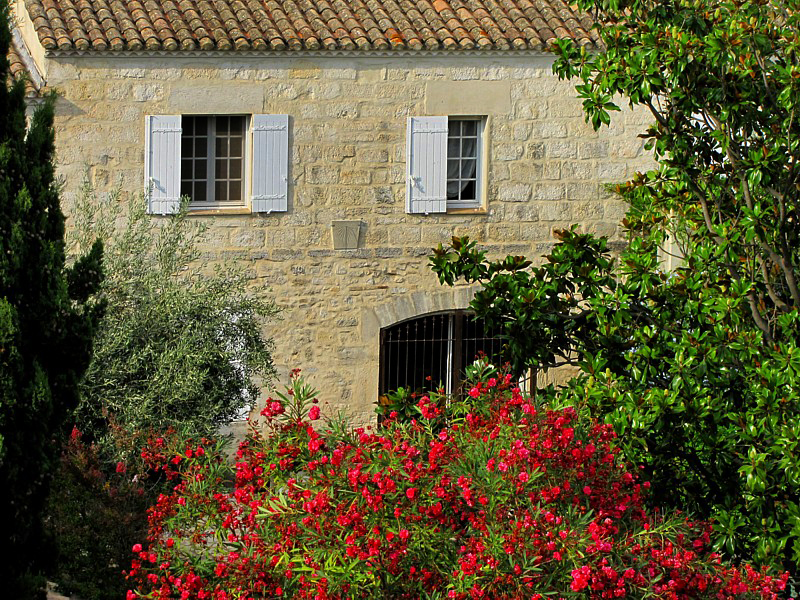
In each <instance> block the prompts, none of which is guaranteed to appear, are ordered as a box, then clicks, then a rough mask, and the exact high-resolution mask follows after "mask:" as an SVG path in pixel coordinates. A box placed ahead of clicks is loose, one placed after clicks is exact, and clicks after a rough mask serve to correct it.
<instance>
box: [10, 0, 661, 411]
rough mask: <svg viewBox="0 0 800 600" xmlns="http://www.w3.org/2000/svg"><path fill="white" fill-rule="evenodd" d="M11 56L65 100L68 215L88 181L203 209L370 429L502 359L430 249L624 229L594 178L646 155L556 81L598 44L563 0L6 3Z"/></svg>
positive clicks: (331, 388) (535, 248)
mask: <svg viewBox="0 0 800 600" xmlns="http://www.w3.org/2000/svg"><path fill="white" fill-rule="evenodd" d="M14 11H15V16H16V27H15V31H14V48H13V51H12V57H11V58H12V65H13V66H14V69H15V71H22V70H25V71H27V72H28V73H29V74H30V88H31V93H35V91H36V90H41V89H44V88H47V89H55V90H57V91H58V93H59V99H58V102H57V109H56V114H57V116H56V131H57V146H58V168H59V171H60V174H61V175H62V176H63V177H64V178H65V182H66V188H65V193H64V196H63V197H64V199H65V211H66V212H67V214H68V216H69V214H70V210H71V208H70V206H71V205H70V199H71V198H74V197H75V195H76V192H77V188H78V186H79V184H80V182H81V179H82V176H83V172H84V169H85V168H86V167H87V166H88V168H89V172H90V175H91V178H92V181H93V183H94V185H95V186H96V188H97V189H98V190H100V191H101V192H102V191H107V190H109V189H111V188H113V187H114V186H115V185H116V184H117V183H118V182H119V181H121V183H122V189H123V190H124V198H125V199H126V201H137V200H138V199H140V198H141V192H142V190H143V189H144V188H145V187H149V188H150V189H151V191H152V193H151V195H150V198H149V209H150V212H151V213H152V214H153V218H154V219H158V218H163V217H161V215H164V214H168V213H170V212H171V211H173V210H174V209H175V207H176V206H177V204H178V201H179V198H180V197H181V196H182V195H189V196H190V197H191V204H190V211H191V214H192V216H193V218H197V219H213V224H212V229H211V236H210V239H209V245H208V247H207V248H206V249H205V250H206V251H207V252H208V255H209V256H211V257H227V258H234V259H237V260H241V261H246V262H247V263H248V264H249V266H250V269H251V271H252V273H253V276H254V277H255V278H256V279H258V280H259V281H262V282H267V283H269V285H270V286H271V288H272V290H273V295H274V299H275V300H276V302H277V303H278V304H279V305H281V306H282V307H283V308H284V311H283V321H281V322H279V323H277V324H271V325H270V331H269V333H270V335H271V336H273V337H274V339H275V341H276V346H277V347H276V353H275V359H276V362H277V364H278V366H279V368H280V369H281V370H282V371H284V372H286V371H288V369H290V368H293V367H301V368H302V369H303V370H304V371H305V373H306V374H307V375H308V376H309V378H310V380H311V382H312V383H313V384H315V385H316V386H317V387H319V388H320V389H321V390H322V391H323V396H324V397H325V398H327V399H328V400H329V401H330V402H331V403H333V404H340V405H346V406H347V408H348V410H349V412H350V413H351V414H352V415H353V417H354V418H355V419H356V420H358V421H362V422H367V421H370V420H372V418H373V417H372V415H373V406H372V405H373V403H374V402H375V400H376V398H377V396H378V394H379V391H381V392H382V391H384V390H385V389H386V388H387V387H390V386H393V385H397V384H403V383H405V384H410V385H412V387H413V386H416V385H417V382H418V380H419V378H420V377H421V376H423V375H425V374H428V375H431V376H432V377H433V378H434V380H436V379H440V380H441V381H442V382H444V383H445V384H446V385H448V386H449V387H451V388H452V387H453V386H454V385H456V383H457V371H458V367H459V365H463V364H464V362H465V361H468V360H471V359H472V357H474V352H475V351H476V350H479V349H481V348H483V345H484V344H489V343H490V342H489V341H485V340H484V339H483V338H485V337H486V338H488V337H491V335H490V332H485V331H482V330H481V327H480V325H479V324H478V325H475V324H472V323H471V322H470V321H469V320H468V319H465V318H464V316H463V312H461V311H463V309H465V308H467V305H468V302H469V299H470V292H471V290H470V289H469V288H465V287H456V288H453V289H450V288H443V287H440V286H439V284H438V282H437V280H436V278H435V277H434V275H433V274H432V273H431V272H430V271H429V269H428V267H427V259H426V256H427V255H428V254H429V253H430V250H431V248H432V247H434V246H436V245H437V244H438V243H439V242H446V241H448V240H449V239H450V237H451V236H453V235H469V236H470V237H471V238H473V239H476V240H478V241H479V242H480V243H481V244H482V245H483V246H484V247H485V248H487V249H488V250H489V251H490V253H491V254H492V255H495V256H500V255H505V254H508V253H514V254H525V255H529V256H534V257H535V256H540V255H542V254H543V253H546V252H547V251H548V249H549V248H550V247H551V245H552V244H553V243H554V238H553V230H554V229H557V228H562V227H566V226H569V225H570V224H572V223H580V224H581V226H582V227H583V228H585V229H586V230H590V231H593V232H596V233H599V234H603V235H607V236H610V237H612V238H614V237H615V236H616V235H617V224H618V222H619V221H620V219H621V217H622V216H623V214H624V206H623V204H622V203H621V202H620V201H619V200H618V199H616V198H615V197H614V196H613V195H612V194H610V193H609V192H608V191H607V190H606V189H605V186H604V182H609V181H619V180H622V179H623V178H626V177H628V176H630V175H631V174H632V173H633V172H635V171H636V170H641V169H642V168H643V167H644V166H645V165H647V164H648V158H647V157H646V156H643V154H642V147H641V143H640V140H639V139H638V138H637V134H638V133H639V132H640V131H641V130H642V129H643V123H644V122H645V121H646V116H645V115H642V114H641V113H634V112H629V113H625V114H624V115H623V116H621V117H619V118H617V119H615V120H614V123H613V124H612V127H610V128H606V129H604V130H602V131H601V132H599V133H595V132H593V131H592V130H591V128H590V127H589V126H587V125H586V124H585V123H584V119H583V115H582V111H581V103H580V101H579V100H578V99H576V97H575V92H574V90H573V88H572V85H571V84H570V83H568V82H560V81H559V80H558V79H557V78H556V77H555V76H554V75H553V74H552V63H553V58H552V56H551V55H549V54H548V53H547V51H546V49H547V47H548V45H549V44H550V43H551V42H552V41H553V40H554V39H556V38H572V39H574V40H576V41H577V42H578V43H579V44H582V45H586V46H589V47H590V48H594V47H595V43H596V41H597V38H596V35H595V33H594V32H592V31H591V20H590V19H589V18H588V17H587V16H586V15H580V14H577V13H576V12H574V10H573V9H572V8H570V7H569V6H568V5H567V4H566V3H565V2H563V1H562V0H514V1H510V0H432V1H429V0H414V1H410V0H217V1H214V2H211V1H207V0H198V1H191V2H190V1H187V0H127V1H122V0H16V2H15V3H14Z"/></svg>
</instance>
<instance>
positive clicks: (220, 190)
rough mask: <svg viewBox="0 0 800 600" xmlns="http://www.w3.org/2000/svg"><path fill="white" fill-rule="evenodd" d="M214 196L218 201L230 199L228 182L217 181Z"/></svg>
mask: <svg viewBox="0 0 800 600" xmlns="http://www.w3.org/2000/svg"><path fill="white" fill-rule="evenodd" d="M214 196H215V199H216V200H217V202H225V201H226V200H227V199H228V184H227V183H226V182H224V181H217V182H216V183H215V184H214Z"/></svg>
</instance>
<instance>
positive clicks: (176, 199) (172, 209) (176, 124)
mask: <svg viewBox="0 0 800 600" xmlns="http://www.w3.org/2000/svg"><path fill="white" fill-rule="evenodd" d="M144 146H145V151H144V184H145V190H146V192H147V193H148V194H149V206H148V210H149V212H150V213H152V214H155V215H171V214H174V213H176V212H178V209H179V208H180V205H181V116H180V115H152V116H146V117H145V132H144Z"/></svg>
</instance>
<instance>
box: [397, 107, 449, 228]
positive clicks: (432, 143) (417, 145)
mask: <svg viewBox="0 0 800 600" xmlns="http://www.w3.org/2000/svg"><path fill="white" fill-rule="evenodd" d="M406 154H407V156H406V164H407V181H406V210H407V211H408V212H410V213H424V214H428V213H443V212H447V117H409V118H408V132H407V143H406Z"/></svg>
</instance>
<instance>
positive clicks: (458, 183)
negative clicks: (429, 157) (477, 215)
mask: <svg viewBox="0 0 800 600" xmlns="http://www.w3.org/2000/svg"><path fill="white" fill-rule="evenodd" d="M480 124H481V123H480V121H478V120H476V119H449V120H448V122H447V207H448V208H474V207H475V206H479V205H480V195H479V193H478V191H479V190H480V171H479V170H478V164H479V157H480V155H481V143H480V142H481V138H480V136H479V135H478V132H479V128H480Z"/></svg>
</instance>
